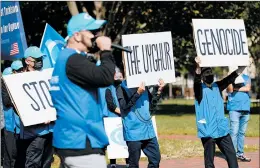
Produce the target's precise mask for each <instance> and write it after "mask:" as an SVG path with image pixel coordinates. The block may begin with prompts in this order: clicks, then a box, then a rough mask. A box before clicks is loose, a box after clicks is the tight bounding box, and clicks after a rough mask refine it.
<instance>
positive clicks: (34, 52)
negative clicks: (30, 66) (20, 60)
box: [24, 46, 45, 58]
mask: <svg viewBox="0 0 260 168" xmlns="http://www.w3.org/2000/svg"><path fill="white" fill-rule="evenodd" d="M44 55H45V54H43V53H42V52H41V50H40V49H39V48H38V47H36V46H31V47H29V48H27V49H26V50H25V52H24V58H28V57H32V58H40V57H42V56H44Z"/></svg>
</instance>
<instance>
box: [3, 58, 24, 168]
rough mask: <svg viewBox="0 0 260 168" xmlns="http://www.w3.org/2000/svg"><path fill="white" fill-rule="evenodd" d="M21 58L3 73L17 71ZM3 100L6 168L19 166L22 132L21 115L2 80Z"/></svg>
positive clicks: (4, 165)
mask: <svg viewBox="0 0 260 168" xmlns="http://www.w3.org/2000/svg"><path fill="white" fill-rule="evenodd" d="M18 62H19V60H17V61H14V62H13V63H12V64H11V67H8V68H6V69H5V70H4V71H3V75H10V74H12V73H16V71H15V70H17V69H21V68H22V63H21V61H20V65H21V66H18V64H17V63H18ZM2 101H3V111H4V118H5V129H4V140H5V143H4V149H3V150H4V161H3V167H4V168H14V167H16V168H18V167H19V158H18V149H19V147H18V144H19V133H20V122H19V116H18V114H17V112H16V110H15V108H14V106H13V103H12V101H11V99H10V96H9V93H8V91H7V88H6V85H5V83H4V82H3V80H2Z"/></svg>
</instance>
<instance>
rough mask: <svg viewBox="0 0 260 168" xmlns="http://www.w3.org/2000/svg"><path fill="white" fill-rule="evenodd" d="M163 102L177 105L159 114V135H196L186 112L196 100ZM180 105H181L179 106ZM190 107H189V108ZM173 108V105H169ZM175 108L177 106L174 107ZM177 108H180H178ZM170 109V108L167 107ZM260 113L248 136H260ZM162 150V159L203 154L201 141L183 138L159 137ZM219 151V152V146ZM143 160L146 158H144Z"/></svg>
mask: <svg viewBox="0 0 260 168" xmlns="http://www.w3.org/2000/svg"><path fill="white" fill-rule="evenodd" d="M161 104H163V105H177V106H176V109H175V110H176V111H178V113H175V114H170V113H169V114H168V113H167V114H157V115H155V117H156V124H157V130H158V133H159V135H196V134H197V129H196V124H195V114H194V113H189V114H185V112H187V109H188V110H191V109H192V108H193V105H194V100H184V99H172V100H165V101H163V102H162V103H161ZM178 105H180V106H178ZM188 107H189V108H188ZM168 108H172V107H168ZM173 108H175V106H174V107H173ZM177 108H180V110H179V109H177ZM166 110H168V109H166ZM227 117H228V115H227ZM259 119H260V115H259V114H251V118H250V121H249V124H248V128H247V132H246V136H248V137H259V124H260V122H259ZM159 144H160V150H161V156H162V159H171V158H185V157H193V156H203V147H202V144H201V142H200V141H199V140H198V141H192V140H183V139H163V138H159ZM257 150H259V146H258V145H257V144H256V145H252V146H247V145H246V146H245V152H251V151H257ZM217 152H219V150H218V148H217ZM141 160H146V158H142V159H141ZM107 161H108V160H107ZM118 162H119V163H124V160H123V159H119V160H118ZM52 168H59V158H58V157H57V156H55V161H54V163H53V164H52Z"/></svg>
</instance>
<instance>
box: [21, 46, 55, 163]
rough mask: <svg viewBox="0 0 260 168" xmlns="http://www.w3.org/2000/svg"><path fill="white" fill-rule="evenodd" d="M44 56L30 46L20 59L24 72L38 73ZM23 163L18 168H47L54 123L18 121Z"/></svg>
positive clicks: (50, 156) (50, 161)
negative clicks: (28, 123)
mask: <svg viewBox="0 0 260 168" xmlns="http://www.w3.org/2000/svg"><path fill="white" fill-rule="evenodd" d="M43 56H44V54H43V53H42V52H41V50H40V49H39V48H38V47H37V46H31V47H29V48H27V49H26V50H25V52H24V58H23V59H22V62H23V66H24V72H32V71H40V70H41V69H42V67H43ZM20 124H21V130H20V138H21V139H22V141H23V142H22V144H23V145H22V146H23V149H22V151H23V152H24V154H23V156H24V158H23V159H22V160H23V163H22V164H21V165H20V167H21V168H22V167H25V168H27V167H34V168H49V167H51V163H52V161H53V153H54V150H53V148H52V129H53V125H54V122H50V121H46V122H45V123H41V124H37V125H32V126H26V127H25V126H24V125H23V123H22V121H21V120H20ZM23 156H21V157H23Z"/></svg>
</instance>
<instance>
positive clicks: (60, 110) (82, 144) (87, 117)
mask: <svg viewBox="0 0 260 168" xmlns="http://www.w3.org/2000/svg"><path fill="white" fill-rule="evenodd" d="M74 53H76V51H75V50H73V49H69V48H66V49H64V50H62V51H61V53H60V55H59V57H58V59H57V62H56V64H55V68H54V71H53V74H52V79H51V82H50V83H51V89H50V92H51V96H52V100H53V104H54V107H55V108H56V111H57V120H56V122H55V126H54V131H53V146H54V147H56V148H60V149H85V148H86V139H87V138H88V139H89V140H90V144H91V147H92V148H104V147H105V146H107V145H108V138H107V136H106V133H105V128H104V123H103V118H102V113H101V111H100V108H99V106H98V99H97V89H96V88H93V89H92V88H90V89H88V90H85V89H83V88H81V87H80V86H78V85H76V84H74V83H73V82H71V80H69V79H68V77H67V75H66V63H67V60H68V59H69V57H70V56H71V55H73V54H74Z"/></svg>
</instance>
